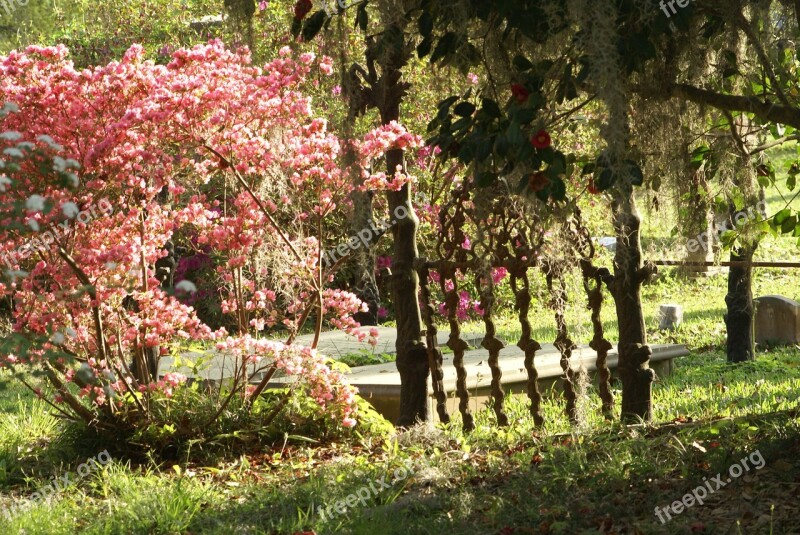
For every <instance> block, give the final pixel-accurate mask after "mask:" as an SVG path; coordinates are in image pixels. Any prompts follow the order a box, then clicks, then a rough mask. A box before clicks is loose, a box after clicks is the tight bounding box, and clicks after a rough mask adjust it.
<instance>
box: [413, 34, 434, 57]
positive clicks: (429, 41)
mask: <svg viewBox="0 0 800 535" xmlns="http://www.w3.org/2000/svg"><path fill="white" fill-rule="evenodd" d="M432 46H433V38H432V37H430V36H428V37H426V38H425V39H423V40H422V41H421V42H420V43H419V45H418V46H417V57H418V58H419V59H422V58H424V57H425V56H427V55H428V54H430V53H431V47H432Z"/></svg>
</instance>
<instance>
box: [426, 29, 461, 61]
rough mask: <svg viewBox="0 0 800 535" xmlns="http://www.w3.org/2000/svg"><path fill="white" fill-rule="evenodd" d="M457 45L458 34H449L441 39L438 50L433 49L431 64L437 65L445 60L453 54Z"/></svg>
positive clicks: (437, 45) (437, 46)
mask: <svg viewBox="0 0 800 535" xmlns="http://www.w3.org/2000/svg"><path fill="white" fill-rule="evenodd" d="M455 43H456V33H455V32H447V33H446V34H444V35H443V36H442V38H441V39H439V42H438V43H437V44H436V48H434V49H433V54H431V63H436V62H437V61H439V60H440V59H442V58H445V57H447V56H449V55H451V54H452V53H453V50H454V48H455Z"/></svg>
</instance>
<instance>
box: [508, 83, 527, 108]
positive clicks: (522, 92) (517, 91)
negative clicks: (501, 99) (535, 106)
mask: <svg viewBox="0 0 800 535" xmlns="http://www.w3.org/2000/svg"><path fill="white" fill-rule="evenodd" d="M511 94H512V95H514V98H515V99H517V102H519V103H520V104H522V103H523V102H525V101H526V100H528V96H529V95H530V94H531V92H530V91H528V90H527V89H526V88H525V86H524V85H522V84H511Z"/></svg>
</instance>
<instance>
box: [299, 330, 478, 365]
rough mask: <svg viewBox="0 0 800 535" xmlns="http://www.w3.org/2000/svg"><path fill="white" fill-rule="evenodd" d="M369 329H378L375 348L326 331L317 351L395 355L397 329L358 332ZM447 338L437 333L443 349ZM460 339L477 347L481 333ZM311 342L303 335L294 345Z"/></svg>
mask: <svg viewBox="0 0 800 535" xmlns="http://www.w3.org/2000/svg"><path fill="white" fill-rule="evenodd" d="M370 329H378V344H377V345H376V346H375V347H372V346H371V345H369V343H368V342H367V340H366V339H365V340H364V341H363V342H359V341H358V339H357V338H355V337H354V336H350V335H349V334H347V333H345V332H343V331H327V332H324V333H320V338H319V342H318V344H317V349H318V350H319V351H320V352H322V353H323V354H325V355H329V356H331V357H333V358H337V357H343V356H345V355H355V354H358V353H362V352H365V351H366V352H367V353H374V354H378V355H379V354H382V353H388V354H391V355H393V354H395V353H396V350H395V344H396V343H397V329H395V328H394V327H360V328H359V329H358V330H359V331H361V332H364V333H365V334H366V335H367V336H369V331H370ZM449 337H450V333H449V332H448V331H439V332H438V333H437V336H436V340H437V343H438V344H439V345H440V346H442V347H444V346H446V345H447V339H448V338H449ZM462 338H463V339H464V340H466V341H467V343H469V344H470V345H473V346H477V345H479V344H480V341H481V340H482V339H483V333H466V334H463V335H462ZM313 341H314V335H313V334H304V335H302V336H298V337H297V341H296V343H298V344H301V345H307V346H310V345H311V343H312V342H313Z"/></svg>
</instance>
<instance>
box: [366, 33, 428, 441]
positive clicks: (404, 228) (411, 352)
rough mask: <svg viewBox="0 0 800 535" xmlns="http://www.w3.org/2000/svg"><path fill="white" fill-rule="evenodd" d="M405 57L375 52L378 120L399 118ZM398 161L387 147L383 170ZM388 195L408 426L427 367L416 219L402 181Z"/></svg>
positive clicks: (422, 415) (422, 393)
mask: <svg viewBox="0 0 800 535" xmlns="http://www.w3.org/2000/svg"><path fill="white" fill-rule="evenodd" d="M398 24H402V23H398ZM386 31H387V32H394V34H395V35H404V28H402V27H394V28H393V27H387V28H386ZM400 45H402V41H401V42H400ZM407 61H408V55H407V51H406V47H405V46H393V47H391V48H390V49H389V50H387V51H386V52H384V53H383V54H381V55H380V56H378V62H379V63H380V66H381V77H380V79H379V80H378V83H377V87H376V88H375V89H376V91H375V100H376V104H377V107H378V109H379V111H380V114H381V122H382V123H383V124H389V123H390V122H392V121H397V120H399V119H400V102H401V101H402V100H403V97H404V96H405V94H406V90H407V88H408V86H407V84H405V83H403V82H402V81H401V78H402V69H403V67H404V66H405V65H406V62H407ZM398 166H400V168H401V169H405V161H404V158H403V151H402V150H399V149H395V150H390V151H388V152H387V153H386V170H387V174H388V175H389V176H394V174H395V172H396V170H397V167H398ZM388 200H389V216H390V217H391V221H392V237H393V238H394V255H393V258H392V279H391V280H392V297H393V299H394V307H395V314H396V317H397V343H396V349H397V370H398V371H399V372H400V416H399V417H398V419H397V422H395V424H396V425H397V426H408V425H412V424H414V423H415V422H417V421H425V420H427V419H428V374H429V373H430V367H429V364H428V352H427V349H426V347H425V344H424V342H423V341H422V315H421V312H420V308H419V276H418V275H417V271H416V269H415V263H416V261H417V259H418V258H419V251H418V250H417V229H418V227H419V219H418V218H417V214H416V213H415V212H414V207H413V206H412V204H411V188H410V184H406V185H404V186H403V187H402V189H400V191H396V192H389V193H388Z"/></svg>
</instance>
